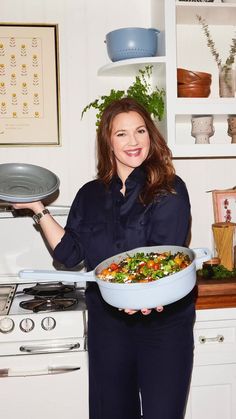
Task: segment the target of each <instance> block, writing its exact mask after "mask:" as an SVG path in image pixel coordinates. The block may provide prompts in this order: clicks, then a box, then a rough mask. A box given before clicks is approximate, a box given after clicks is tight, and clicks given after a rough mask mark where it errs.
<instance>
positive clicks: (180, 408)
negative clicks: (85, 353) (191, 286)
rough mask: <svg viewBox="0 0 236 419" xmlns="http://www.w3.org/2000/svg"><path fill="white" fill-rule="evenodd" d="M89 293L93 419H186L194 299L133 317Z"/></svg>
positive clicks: (90, 391) (90, 381) (97, 294)
mask: <svg viewBox="0 0 236 419" xmlns="http://www.w3.org/2000/svg"><path fill="white" fill-rule="evenodd" d="M96 287H97V286H96V285H94V284H93V286H90V287H89V289H88V290H87V292H86V294H87V304H88V313H89V322H88V348H89V393H90V394H89V398H90V419H140V417H141V407H140V394H141V399H142V410H143V416H144V419H183V418H184V410H185V407H186V400H187V396H188V390H189V386H190V380H191V372H192V365H193V324H194V320H195V308H194V302H193V298H192V296H191V295H189V296H187V297H185V298H184V299H183V300H180V301H179V302H177V303H174V304H171V305H168V306H166V307H165V308H164V311H163V312H161V313H157V312H156V311H153V312H152V313H151V314H150V315H148V316H143V315H142V314H141V313H140V312H139V313H137V314H135V315H132V316H129V315H127V314H125V313H124V312H119V311H118V309H115V308H112V307H111V306H109V305H107V304H106V303H104V301H103V300H102V299H101V297H100V295H99V292H98V289H97V288H96Z"/></svg>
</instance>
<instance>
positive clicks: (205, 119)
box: [191, 115, 215, 144]
mask: <svg viewBox="0 0 236 419" xmlns="http://www.w3.org/2000/svg"><path fill="white" fill-rule="evenodd" d="M191 122H192V131H191V135H192V137H194V138H195V144H209V143H210V140H209V138H210V137H211V136H212V135H213V134H214V132H215V129H214V127H213V115H202V116H192V119H191Z"/></svg>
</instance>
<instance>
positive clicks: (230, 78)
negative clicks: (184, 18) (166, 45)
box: [196, 15, 236, 97]
mask: <svg viewBox="0 0 236 419" xmlns="http://www.w3.org/2000/svg"><path fill="white" fill-rule="evenodd" d="M196 16H197V19H198V21H199V23H200V25H201V27H202V29H203V32H204V35H205V37H206V39H207V46H208V47H209V48H210V51H211V54H212V56H213V58H214V59H215V61H216V63H217V66H218V69H219V82H220V96H221V97H226V96H228V97H234V95H235V80H234V71H233V69H232V65H233V64H234V61H235V55H236V38H235V37H234V38H232V43H231V45H230V49H229V54H228V57H227V59H226V61H225V62H224V63H223V62H222V59H221V58H220V55H219V53H218V51H217V49H216V47H215V42H214V41H213V39H212V36H211V33H210V30H209V26H208V24H207V22H206V19H203V18H202V17H201V16H200V15H196Z"/></svg>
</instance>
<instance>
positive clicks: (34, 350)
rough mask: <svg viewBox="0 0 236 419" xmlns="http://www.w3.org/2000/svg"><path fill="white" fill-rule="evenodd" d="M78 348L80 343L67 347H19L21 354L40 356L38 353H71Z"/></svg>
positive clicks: (64, 345)
mask: <svg viewBox="0 0 236 419" xmlns="http://www.w3.org/2000/svg"><path fill="white" fill-rule="evenodd" d="M78 348H80V343H79V342H77V343H70V344H68V345H66V344H63V345H48V346H47V345H34V346H27V345H26V346H20V351H21V352H26V353H30V354H40V353H45V352H46V353H47V354H49V353H54V352H67V351H73V349H78Z"/></svg>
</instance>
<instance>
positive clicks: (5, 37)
mask: <svg viewBox="0 0 236 419" xmlns="http://www.w3.org/2000/svg"><path fill="white" fill-rule="evenodd" d="M58 54H59V51H58V25H57V24H38V23H33V24H30V23H29V24H28V23H27V24H25V23H0V146H49V145H54V146H58V145H60V104H59V59H58V56H59V55H58Z"/></svg>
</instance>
